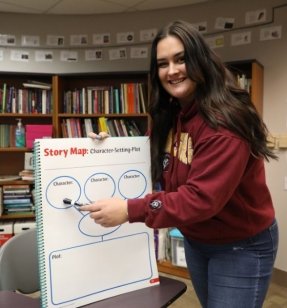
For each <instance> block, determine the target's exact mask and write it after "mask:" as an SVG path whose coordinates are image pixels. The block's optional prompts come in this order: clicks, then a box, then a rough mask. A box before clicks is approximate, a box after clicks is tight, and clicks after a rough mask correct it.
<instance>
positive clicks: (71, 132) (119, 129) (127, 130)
mask: <svg viewBox="0 0 287 308" xmlns="http://www.w3.org/2000/svg"><path fill="white" fill-rule="evenodd" d="M61 126H62V136H63V137H65V138H81V137H87V136H88V133H89V132H101V131H105V132H107V133H109V134H110V135H111V136H112V137H119V136H141V135H142V133H141V131H140V129H139V127H138V125H137V124H136V122H135V121H134V120H133V119H126V118H123V119H122V118H106V117H100V118H95V119H91V118H85V119H79V118H67V119H64V120H63V121H62V123H61Z"/></svg>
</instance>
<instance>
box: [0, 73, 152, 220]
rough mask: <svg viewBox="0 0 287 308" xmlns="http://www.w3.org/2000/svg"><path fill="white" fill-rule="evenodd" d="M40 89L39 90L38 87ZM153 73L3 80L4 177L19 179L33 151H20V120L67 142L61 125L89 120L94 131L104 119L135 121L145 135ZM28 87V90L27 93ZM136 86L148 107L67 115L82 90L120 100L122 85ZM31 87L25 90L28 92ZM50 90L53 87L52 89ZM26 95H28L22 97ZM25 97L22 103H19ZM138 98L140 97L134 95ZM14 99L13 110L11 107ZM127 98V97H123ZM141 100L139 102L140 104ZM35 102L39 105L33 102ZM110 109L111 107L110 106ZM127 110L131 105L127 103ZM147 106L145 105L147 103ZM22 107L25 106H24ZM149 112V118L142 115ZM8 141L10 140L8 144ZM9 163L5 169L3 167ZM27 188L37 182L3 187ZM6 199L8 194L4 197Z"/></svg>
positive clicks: (0, 147) (0, 148) (9, 76)
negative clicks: (111, 93) (71, 98)
mask: <svg viewBox="0 0 287 308" xmlns="http://www.w3.org/2000/svg"><path fill="white" fill-rule="evenodd" d="M38 83H39V84H38ZM148 83H149V81H148V73H147V72H128V73H118V72H117V73H97V74H91V73H89V74H84V73H83V74H62V75H52V74H29V73H27V74H26V73H1V74H0V123H1V125H6V126H9V128H8V130H9V133H8V135H7V132H6V131H5V132H4V130H3V131H2V128H1V130H0V134H1V140H5V141H7V142H6V143H7V144H6V143H5V144H0V160H1V164H0V176H1V177H2V178H3V176H5V175H18V174H19V172H20V171H22V170H23V169H24V156H25V153H26V152H32V151H33V149H32V148H28V147H21V148H19V147H16V146H15V140H14V139H13V136H14V134H15V132H14V129H15V126H16V124H17V121H16V119H18V118H21V120H22V123H23V125H24V126H26V125H30V124H36V125H43V124H50V125H52V127H53V134H52V136H53V137H57V138H61V137H63V130H62V123H63V121H64V120H67V119H78V121H79V122H80V123H81V125H82V123H83V122H84V120H85V119H87V118H89V119H91V120H92V121H93V123H94V124H95V126H94V129H95V130H97V129H98V120H99V119H100V118H105V119H110V120H111V121H114V120H116V119H117V120H119V121H120V120H121V121H127V120H129V121H133V122H134V123H135V124H136V126H137V128H138V129H139V134H141V135H144V134H146V132H147V130H148V127H149V125H150V123H149V121H150V120H149V116H148V115H147V113H146V110H143V108H144V109H146V108H147V99H148V95H147V93H148ZM27 84H28V87H27ZM125 84H129V85H131V84H132V85H135V86H137V87H139V85H140V87H141V90H142V93H141V95H142V98H144V103H145V104H144V106H143V105H141V106H140V105H139V104H140V102H138V103H137V109H123V108H122V110H114V109H111V110H108V112H107V110H100V111H98V110H97V111H95V110H88V108H85V110H82V109H79V110H77V109H73V110H70V111H67V109H66V106H65V103H66V97H65V96H66V95H67V93H68V92H69V91H71V92H75V93H76V94H81V93H82V91H83V89H84V90H85V91H86V92H87V90H88V89H89V88H101V89H105V88H109V89H117V90H116V91H118V95H119V96H118V98H121V96H120V95H121V94H120V92H121V91H123V90H124V87H123V85H125ZM25 85H26V87H25ZM46 85H50V89H49V87H48V88H47V87H46ZM47 91H49V97H47V98H45V107H47V108H44V109H43V107H42V106H43V100H42V99H43V98H42V93H43V92H44V93H47ZM23 93H24V94H23ZM20 94H21V95H22V96H23V97H24V98H22V97H21V103H20V98H19V97H20ZM133 94H134V95H135V93H133ZM13 98H14V103H13V104H14V105H13V107H12V102H13ZM124 98H126V97H124ZM137 99H138V98H137ZM32 100H34V102H32ZM108 103H109V105H110V106H111V105H112V103H111V101H109V102H108ZM126 104H127V103H126ZM142 104H143V101H142ZM20 105H21V106H20ZM143 111H145V112H143ZM7 139H9V140H7ZM2 162H5V163H2ZM24 183H28V184H29V185H30V186H31V187H32V186H33V182H27V181H19V180H17V181H7V182H4V181H1V182H0V187H3V185H7V184H9V185H19V184H24ZM2 194H3V192H2ZM31 217H34V216H33V215H32V216H31V215H30V214H27V215H26V214H19V215H17V214H13V215H2V216H0V222H1V221H7V220H17V219H23V218H31Z"/></svg>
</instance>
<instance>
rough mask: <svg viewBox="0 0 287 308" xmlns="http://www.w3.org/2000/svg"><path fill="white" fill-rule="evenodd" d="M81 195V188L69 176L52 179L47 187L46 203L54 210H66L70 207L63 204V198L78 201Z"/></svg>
mask: <svg viewBox="0 0 287 308" xmlns="http://www.w3.org/2000/svg"><path fill="white" fill-rule="evenodd" d="M80 195H81V186H80V184H79V183H78V181H77V180H76V179H75V178H73V177H71V176H59V177H56V178H54V179H53V180H52V181H51V182H50V183H49V184H48V186H47V189H46V199H47V202H48V203H49V204H50V205H51V206H52V207H54V208H56V209H60V210H63V209H68V208H70V207H72V205H67V204H64V203H63V199H64V198H69V199H72V200H75V201H78V200H79V198H80Z"/></svg>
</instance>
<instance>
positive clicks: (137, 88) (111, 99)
mask: <svg viewBox="0 0 287 308" xmlns="http://www.w3.org/2000/svg"><path fill="white" fill-rule="evenodd" d="M146 103H147V93H146V86H145V85H144V84H143V83H122V84H121V85H120V88H116V87H113V86H103V87H100V86H98V87H96V86H95V87H86V88H82V89H75V90H72V91H66V92H65V94H64V112H65V113H72V114H79V113H80V114H94V113H103V114H112V113H114V114H125V113H146Z"/></svg>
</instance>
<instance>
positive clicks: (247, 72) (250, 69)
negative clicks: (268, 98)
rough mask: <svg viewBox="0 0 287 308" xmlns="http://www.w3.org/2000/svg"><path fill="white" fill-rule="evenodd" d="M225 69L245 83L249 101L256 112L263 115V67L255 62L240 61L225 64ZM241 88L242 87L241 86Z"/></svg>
mask: <svg viewBox="0 0 287 308" xmlns="http://www.w3.org/2000/svg"><path fill="white" fill-rule="evenodd" d="M226 65H227V67H228V68H229V69H230V70H231V71H232V72H233V73H234V75H235V76H236V77H237V79H238V80H241V81H242V77H243V79H244V80H245V81H243V83H245V86H246V87H247V90H248V91H249V93H250V96H251V100H252V102H253V104H254V105H255V107H256V109H257V111H258V112H259V114H260V115H261V116H262V115H263V82H264V79H263V78H264V67H263V65H262V64H261V63H260V62H258V61H257V60H254V59H251V60H242V61H233V62H226ZM242 86H243V85H242Z"/></svg>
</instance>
